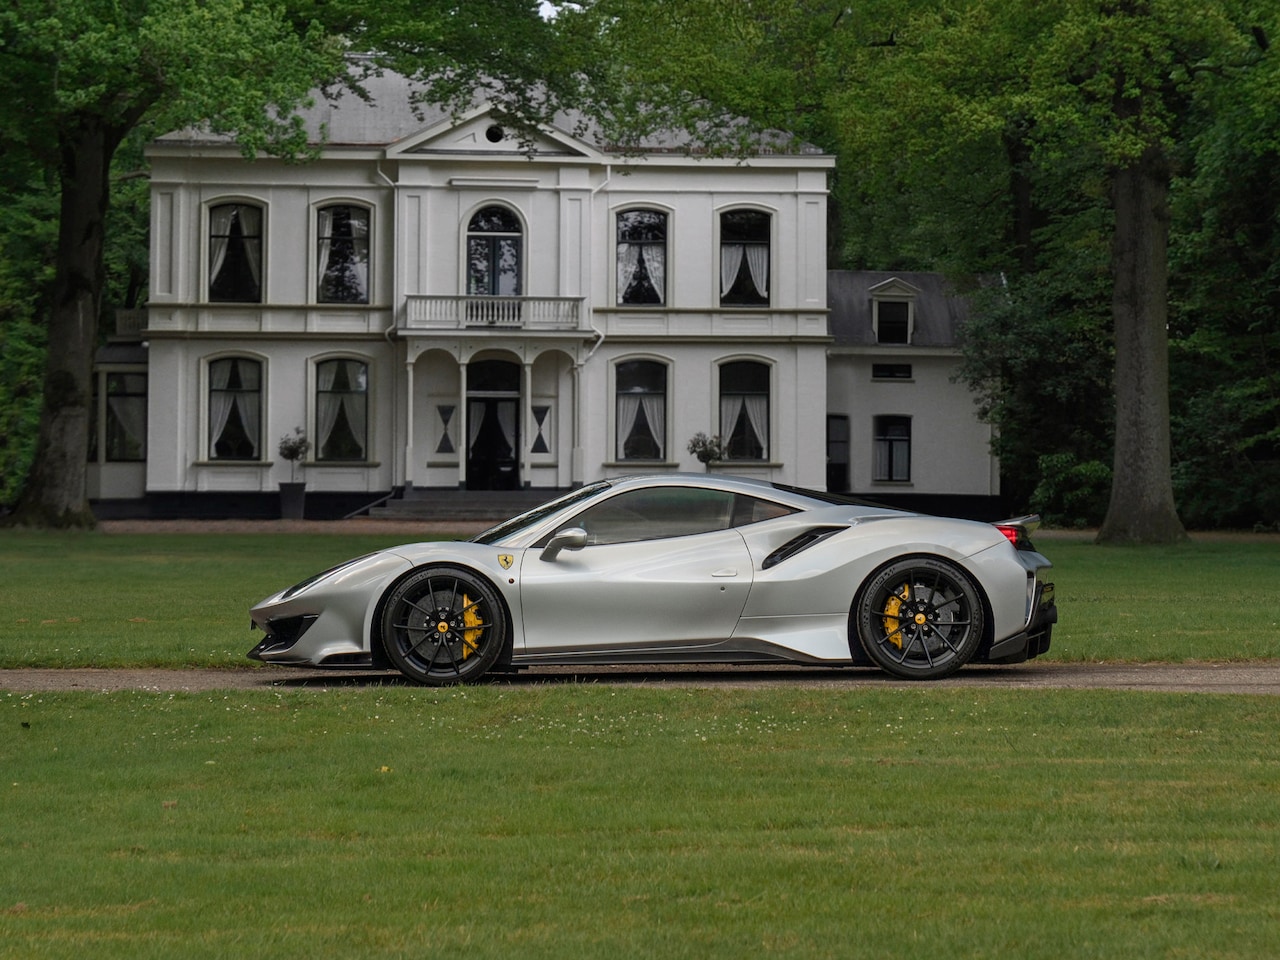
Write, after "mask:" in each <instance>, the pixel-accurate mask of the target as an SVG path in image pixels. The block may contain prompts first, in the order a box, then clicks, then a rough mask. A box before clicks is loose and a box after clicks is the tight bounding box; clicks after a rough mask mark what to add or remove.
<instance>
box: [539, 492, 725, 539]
mask: <svg viewBox="0 0 1280 960" xmlns="http://www.w3.org/2000/svg"><path fill="white" fill-rule="evenodd" d="M733 507H734V496H733V494H732V493H728V492H726V491H723V490H704V489H701V488H698V487H653V488H650V489H647V490H630V491H628V492H626V493H620V494H618V495H617V496H616V497H610V498H609V499H608V500H606V501H604V502H603V503H599V504H596V505H595V506H593V507H590V508H588V509H587V510H584V511H583V512H582V513H580V514H578V516H577V517H575V518H574V519H573V520H572V521H570V522H569V523H567V524H565V526H567V527H581V528H582V529H584V530H586V531H587V535H588V538H589V539H588V542H589V543H592V544H606V543H629V542H632V541H636V540H661V539H665V538H668V537H687V536H690V535H692V534H697V533H710V532H712V531H714V530H727V529H729V527H730V526H732V525H733V513H734V511H733Z"/></svg>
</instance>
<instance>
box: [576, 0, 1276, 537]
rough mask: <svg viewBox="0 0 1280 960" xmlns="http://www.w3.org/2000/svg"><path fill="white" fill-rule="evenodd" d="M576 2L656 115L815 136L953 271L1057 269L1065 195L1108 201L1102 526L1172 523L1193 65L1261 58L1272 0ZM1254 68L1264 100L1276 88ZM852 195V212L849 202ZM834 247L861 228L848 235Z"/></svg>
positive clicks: (1202, 75)
mask: <svg viewBox="0 0 1280 960" xmlns="http://www.w3.org/2000/svg"><path fill="white" fill-rule="evenodd" d="M583 10H584V13H583V16H584V17H587V18H590V19H591V21H592V24H593V28H594V29H596V30H598V31H600V32H601V33H602V34H605V35H608V36H610V37H611V38H612V39H611V42H612V43H613V44H614V46H615V55H614V61H615V64H616V65H615V67H614V70H615V72H616V73H617V74H620V75H623V76H625V77H626V78H627V79H628V80H629V81H631V82H632V84H633V86H635V87H637V88H639V89H641V90H643V91H644V92H645V93H647V94H648V95H649V96H648V100H647V102H648V103H651V104H652V103H656V104H658V105H659V106H660V107H661V108H662V109H660V110H656V111H651V113H650V114H648V115H647V116H648V118H649V119H650V120H651V122H652V118H653V117H655V116H662V117H663V119H664V120H665V121H666V122H680V121H681V118H685V120H686V121H690V120H691V121H693V122H697V123H702V124H707V123H714V121H715V110H714V107H715V106H716V105H722V106H727V107H729V108H730V109H731V110H733V111H735V112H740V113H742V114H744V115H747V116H751V117H753V118H754V119H756V120H758V121H760V122H762V123H772V124H779V125H783V126H786V127H789V128H790V129H794V130H797V131H798V132H800V133H801V134H803V135H805V136H809V137H814V138H817V139H818V140H819V142H820V143H822V145H823V146H826V147H827V148H828V149H832V150H835V151H837V152H838V153H839V155H840V168H839V172H838V181H839V182H842V184H843V191H842V190H841V189H840V186H839V182H838V189H837V197H838V198H841V199H846V200H852V201H853V202H854V203H856V201H857V199H858V198H859V195H861V196H863V197H867V198H869V199H871V200H872V201H873V205H874V207H875V208H876V209H875V210H874V212H875V213H879V214H883V213H885V212H889V213H890V214H894V213H897V214H899V215H902V214H906V215H907V217H908V218H909V219H910V220H911V226H910V229H909V230H901V229H900V230H898V231H897V232H896V234H891V236H896V237H897V238H899V239H902V240H905V241H906V245H907V246H911V245H913V241H914V242H915V243H914V245H915V248H916V249H917V250H921V249H925V250H927V253H926V254H925V257H924V258H925V259H929V260H931V261H932V264H933V265H936V266H938V267H941V268H943V269H947V270H948V271H950V272H953V273H961V274H963V273H970V274H973V273H977V272H980V271H993V272H994V271H1000V272H1004V273H1006V275H1010V274H1012V275H1015V276H1016V275H1018V274H1024V275H1030V274H1034V273H1036V272H1038V271H1045V270H1053V269H1056V268H1060V264H1059V263H1058V262H1056V261H1055V259H1054V256H1053V253H1054V251H1053V250H1046V249H1045V247H1046V241H1048V243H1049V245H1052V244H1053V243H1054V242H1055V241H1057V239H1058V238H1060V236H1061V226H1062V222H1063V219H1064V218H1068V219H1069V218H1072V217H1073V216H1074V214H1073V213H1072V211H1073V210H1076V209H1079V208H1080V207H1081V206H1083V207H1084V208H1085V210H1086V213H1089V214H1091V215H1092V214H1096V213H1101V214H1102V215H1103V216H1102V217H1101V218H1100V219H1098V221H1097V222H1098V223H1099V225H1100V227H1101V230H1100V231H1099V232H1098V233H1097V235H1096V237H1095V241H1096V242H1100V243H1102V244H1105V250H1106V259H1105V262H1106V263H1107V265H1108V270H1109V274H1110V282H1109V286H1110V308H1109V312H1110V327H1111V334H1112V340H1113V342H1114V349H1115V373H1114V385H1113V394H1114V400H1115V404H1114V411H1115V421H1114V455H1113V460H1114V467H1113V475H1114V480H1113V483H1112V492H1111V500H1110V506H1109V508H1108V510H1107V516H1106V520H1105V522H1104V524H1103V527H1102V529H1101V531H1100V534H1099V539H1100V540H1103V541H1138V542H1171V541H1177V540H1180V539H1182V538H1184V537H1185V533H1184V531H1183V528H1182V524H1181V521H1180V520H1179V518H1178V514H1177V511H1176V509H1175V505H1174V500H1173V493H1172V482H1171V464H1170V434H1169V398H1168V375H1169V374H1168V371H1169V359H1168V334H1167V329H1166V321H1167V313H1168V229H1169V213H1168V196H1169V189H1170V183H1171V178H1172V176H1173V174H1174V171H1175V169H1176V163H1177V161H1178V159H1179V148H1180V147H1181V145H1182V144H1183V143H1184V141H1185V136H1186V131H1185V129H1184V126H1183V125H1184V121H1185V119H1186V117H1187V116H1188V111H1189V110H1190V108H1191V106H1192V105H1193V104H1194V103H1195V102H1196V99H1197V97H1199V96H1200V95H1201V93H1202V90H1203V88H1204V87H1205V81H1206V80H1207V79H1209V78H1214V79H1216V80H1221V79H1222V78H1227V77H1234V78H1235V79H1237V80H1239V79H1241V78H1242V77H1244V76H1245V75H1246V74H1248V73H1249V72H1251V71H1252V72H1255V73H1256V72H1258V67H1259V61H1260V59H1261V58H1262V57H1263V56H1264V47H1265V43H1260V42H1259V41H1258V39H1257V38H1258V37H1260V36H1265V34H1266V33H1267V32H1268V31H1270V30H1271V27H1272V24H1271V23H1269V22H1268V20H1270V21H1274V19H1275V17H1276V13H1275V11H1274V9H1272V8H1269V7H1266V8H1264V7H1261V6H1259V7H1258V8H1257V9H1251V4H1250V3H1249V2H1248V0H1075V2H1057V3H1044V2H1041V0H956V2H951V3H946V4H943V3H940V2H936V0H865V2H863V3H860V4H857V5H854V6H849V5H847V4H845V3H842V2H835V0H832V2H824V0H799V2H789V3H781V2H778V0H736V2H733V3H730V2H727V0H679V2H676V0H589V2H586V3H584V4H583ZM1263 18H1265V19H1263ZM623 65H625V66H623ZM1263 72H1264V73H1265V72H1266V71H1265V70H1264V71H1263ZM1263 88H1264V89H1266V90H1267V91H1269V92H1270V95H1271V98H1272V100H1273V99H1274V95H1275V92H1276V91H1275V89H1274V86H1272V85H1265V86H1264V87H1263ZM637 112H638V113H639V114H640V116H642V117H645V116H646V114H645V113H644V112H643V111H637ZM788 113H790V116H788ZM855 183H856V184H860V185H863V187H864V188H863V189H862V190H861V191H859V190H858V189H857V188H856V187H855V188H854V189H852V190H851V189H850V184H855ZM844 191H847V192H844ZM885 197H891V198H894V197H896V198H899V199H898V202H896V203H894V204H893V205H886V203H885V201H884V199H883V198H885ZM1078 197H1083V198H1084V199H1085V202H1084V204H1083V205H1082V204H1081V203H1080V202H1079V200H1078V199H1077V198H1078ZM901 198H908V199H906V200H905V201H904V200H902V199H901ZM850 205H851V204H848V203H846V210H845V216H846V223H849V222H852V221H855V220H856V218H857V214H856V213H854V212H853V211H852V210H850V209H848V207H849V206H850ZM966 211H967V212H966ZM849 233H850V234H855V233H856V231H849ZM921 236H924V237H925V238H926V239H925V240H924V241H923V242H919V240H918V238H920V237H921ZM843 249H844V250H845V251H852V250H854V247H853V245H852V244H851V243H850V241H849V240H848V239H846V242H845V244H844V246H843ZM881 252H883V247H881ZM1099 349H1100V350H1106V349H1108V344H1099Z"/></svg>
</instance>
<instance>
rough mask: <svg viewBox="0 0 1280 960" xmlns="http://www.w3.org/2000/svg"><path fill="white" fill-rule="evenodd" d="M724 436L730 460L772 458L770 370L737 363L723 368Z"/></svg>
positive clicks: (721, 388) (727, 456)
mask: <svg viewBox="0 0 1280 960" xmlns="http://www.w3.org/2000/svg"><path fill="white" fill-rule="evenodd" d="M720 436H721V437H724V438H725V440H726V444H727V445H726V450H725V459H727V460H766V459H768V457H769V367H768V366H767V365H766V364H763V363H756V362H755V361H754V360H737V361H734V362H733V363H726V364H723V365H722V366H721V367H720Z"/></svg>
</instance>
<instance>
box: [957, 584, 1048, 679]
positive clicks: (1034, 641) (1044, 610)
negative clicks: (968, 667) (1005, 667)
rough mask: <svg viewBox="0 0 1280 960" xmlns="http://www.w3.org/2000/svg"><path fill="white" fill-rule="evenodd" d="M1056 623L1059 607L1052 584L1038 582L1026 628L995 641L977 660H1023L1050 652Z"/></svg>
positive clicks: (989, 661)
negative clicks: (1055, 600)
mask: <svg viewBox="0 0 1280 960" xmlns="http://www.w3.org/2000/svg"><path fill="white" fill-rule="evenodd" d="M1057 622H1058V607H1057V605H1056V604H1055V603H1054V588H1053V584H1052V583H1041V584H1038V585H1037V586H1036V594H1035V600H1034V603H1033V606H1032V614H1031V619H1030V620H1029V621H1028V622H1027V626H1026V629H1025V630H1023V631H1021V632H1020V633H1015V634H1014V635H1013V636H1011V637H1005V638H1004V639H1003V640H1000V641H997V642H996V643H993V644H992V645H991V649H990V650H988V651H987V652H986V654H985V655H984V656H981V657H977V658H975V659H977V660H978V661H979V662H981V663H1022V662H1023V661H1024V660H1030V659H1032V658H1034V657H1038V656H1040V654H1042V653H1046V652H1047V651H1048V649H1049V642H1050V640H1051V639H1052V637H1053V625H1054V624H1055V623H1057Z"/></svg>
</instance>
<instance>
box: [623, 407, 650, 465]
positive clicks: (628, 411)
mask: <svg viewBox="0 0 1280 960" xmlns="http://www.w3.org/2000/svg"><path fill="white" fill-rule="evenodd" d="M639 413H640V397H639V396H637V395H635V394H631V393H620V394H618V451H617V458H618V459H619V460H625V459H626V458H627V454H626V449H627V441H628V440H630V439H631V431H632V430H634V429H635V428H636V417H637V416H638V415H639ZM645 415H646V416H648V413H647V411H646V414H645Z"/></svg>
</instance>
